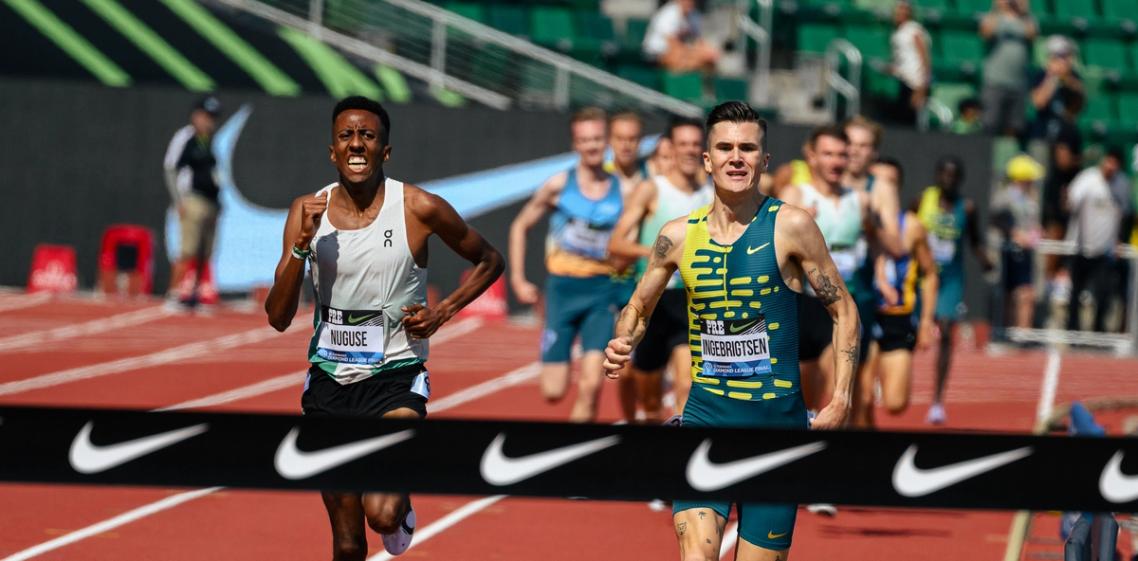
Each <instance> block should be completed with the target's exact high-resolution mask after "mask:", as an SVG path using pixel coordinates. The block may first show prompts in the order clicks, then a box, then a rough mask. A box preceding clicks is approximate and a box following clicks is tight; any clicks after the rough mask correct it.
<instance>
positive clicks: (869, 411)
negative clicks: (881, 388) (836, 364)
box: [850, 342, 878, 429]
mask: <svg viewBox="0 0 1138 561" xmlns="http://www.w3.org/2000/svg"><path fill="white" fill-rule="evenodd" d="M866 355H867V356H864V357H862V361H861V363H859V364H858V366H857V373H856V376H857V378H856V380H855V383H854V402H853V408H852V411H851V415H850V426H851V427H852V428H859V429H870V428H873V405H874V403H873V402H874V398H875V395H874V389H875V386H876V382H877V368H876V362H877V355H878V352H877V343H876V342H872V343H870V344H869V351H868V352H867V353H866Z"/></svg>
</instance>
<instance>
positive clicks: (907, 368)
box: [879, 349, 913, 415]
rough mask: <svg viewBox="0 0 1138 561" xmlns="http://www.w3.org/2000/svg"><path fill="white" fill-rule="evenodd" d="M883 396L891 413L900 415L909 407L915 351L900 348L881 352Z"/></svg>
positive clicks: (886, 407)
mask: <svg viewBox="0 0 1138 561" xmlns="http://www.w3.org/2000/svg"><path fill="white" fill-rule="evenodd" d="M879 363H880V364H881V371H880V372H881V398H882V401H884V403H885V409H886V410H887V411H889V414H890V415H900V414H901V413H904V412H905V410H906V409H908V408H909V396H910V392H911V389H910V388H911V387H912V382H913V353H912V351H909V350H907V349H898V350H895V351H889V352H884V353H881V356H880V359H879Z"/></svg>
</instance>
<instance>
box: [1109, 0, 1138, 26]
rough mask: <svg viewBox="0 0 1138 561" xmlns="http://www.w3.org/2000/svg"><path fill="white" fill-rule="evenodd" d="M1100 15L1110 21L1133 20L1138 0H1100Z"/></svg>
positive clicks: (1136, 11)
mask: <svg viewBox="0 0 1138 561" xmlns="http://www.w3.org/2000/svg"><path fill="white" fill-rule="evenodd" d="M1102 15H1103V17H1104V18H1105V19H1107V20H1110V21H1122V20H1130V21H1134V19H1135V18H1136V17H1138V0H1102Z"/></svg>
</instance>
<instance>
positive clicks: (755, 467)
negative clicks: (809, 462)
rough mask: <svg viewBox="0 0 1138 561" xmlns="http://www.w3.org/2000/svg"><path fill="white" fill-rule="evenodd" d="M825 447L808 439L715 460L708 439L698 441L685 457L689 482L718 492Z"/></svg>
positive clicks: (700, 489)
mask: <svg viewBox="0 0 1138 561" xmlns="http://www.w3.org/2000/svg"><path fill="white" fill-rule="evenodd" d="M825 448H826V443H825V442H811V443H809V444H803V445H801V446H794V447H792V448H786V449H784V450H778V451H775V452H769V453H766V454H762V455H759V456H752V457H750V458H744V459H742V460H735V461H732V462H725V463H719V464H717V463H714V462H712V461H711V458H708V456H707V454H708V452H710V451H711V439H710V438H708V439H707V440H704V441H703V442H702V443H700V445H699V447H698V448H696V449H695V452H692V455H691V459H690V460H688V472H687V475H688V484H689V485H691V486H692V489H695V490H696V491H718V490H720V489H724V488H726V487H730V486H732V485H734V484H736V483H738V482H740V481H743V480H745V479H750V478H752V477H755V476H756V475H759V474H761V473H766V472H768V471H771V470H773V469H775V468H779V467H782V466H784V465H786V464H790V463H793V462H796V461H798V460H801V459H802V458H805V457H807V456H810V455H813V454H817V453H818V452H821V451H822V450H824V449H825Z"/></svg>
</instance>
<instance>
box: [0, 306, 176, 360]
mask: <svg viewBox="0 0 1138 561" xmlns="http://www.w3.org/2000/svg"><path fill="white" fill-rule="evenodd" d="M173 313H174V312H171V311H169V310H167V309H166V307H165V306H151V307H149V308H142V309H141V310H135V311H133V312H126V313H124V314H118V315H114V316H110V317H104V318H99V319H93V320H91V321H85V322H83V323H75V324H71V325H64V326H61V327H55V328H52V329H41V330H39V331H32V332H29V333H21V334H19V335H13V336H11V337H4V338H0V352H4V351H11V350H14V349H19V348H21V347H27V346H29V345H34V344H40V343H51V342H56V341H61V340H63V339H70V338H73V337H82V336H84V335H94V334H96V333H102V332H104V331H109V330H111V329H120V328H123V327H130V326H134V325H141V324H144V323H148V322H151V321H154V320H157V319H162V318H164V317H167V316H170V315H172V314H173Z"/></svg>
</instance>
